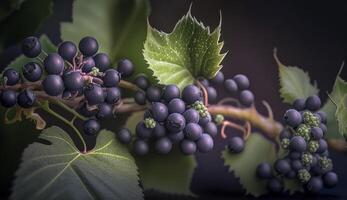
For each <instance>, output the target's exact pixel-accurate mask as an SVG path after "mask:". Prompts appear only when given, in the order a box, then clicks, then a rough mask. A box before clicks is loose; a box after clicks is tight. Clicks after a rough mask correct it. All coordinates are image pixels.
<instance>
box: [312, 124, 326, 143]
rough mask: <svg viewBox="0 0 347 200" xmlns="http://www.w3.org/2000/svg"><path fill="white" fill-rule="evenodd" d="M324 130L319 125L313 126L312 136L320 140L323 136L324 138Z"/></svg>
mask: <svg viewBox="0 0 347 200" xmlns="http://www.w3.org/2000/svg"><path fill="white" fill-rule="evenodd" d="M323 135H324V134H323V130H322V129H321V128H319V127H313V128H311V136H312V137H313V139H315V140H319V139H321V138H323Z"/></svg>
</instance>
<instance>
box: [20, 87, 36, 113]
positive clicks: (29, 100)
mask: <svg viewBox="0 0 347 200" xmlns="http://www.w3.org/2000/svg"><path fill="white" fill-rule="evenodd" d="M35 101H36V96H35V94H34V92H33V91H31V90H28V89H26V90H23V91H22V92H20V93H19V95H18V97H17V103H18V105H19V106H20V107H22V108H30V107H32V106H33V105H34V103H35Z"/></svg>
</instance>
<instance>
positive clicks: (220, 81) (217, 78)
mask: <svg viewBox="0 0 347 200" xmlns="http://www.w3.org/2000/svg"><path fill="white" fill-rule="evenodd" d="M210 81H211V82H212V83H213V84H216V85H221V84H223V81H224V74H223V72H221V71H219V72H217V74H216V75H215V76H214V77H213V78H212V79H211V80H210Z"/></svg>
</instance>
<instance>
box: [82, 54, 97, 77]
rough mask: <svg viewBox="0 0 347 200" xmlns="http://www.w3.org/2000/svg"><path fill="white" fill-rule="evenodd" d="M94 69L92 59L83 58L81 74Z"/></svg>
mask: <svg viewBox="0 0 347 200" xmlns="http://www.w3.org/2000/svg"><path fill="white" fill-rule="evenodd" d="M93 67H95V62H94V59H93V58H92V57H87V58H83V64H82V72H83V73H89V72H91V71H92V69H93Z"/></svg>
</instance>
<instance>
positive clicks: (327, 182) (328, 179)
mask: <svg viewBox="0 0 347 200" xmlns="http://www.w3.org/2000/svg"><path fill="white" fill-rule="evenodd" d="M338 182H339V178H338V176H337V174H336V173H335V172H327V173H326V174H324V176H323V183H324V186H325V187H326V188H332V187H335V186H336V185H337V183H338Z"/></svg>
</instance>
